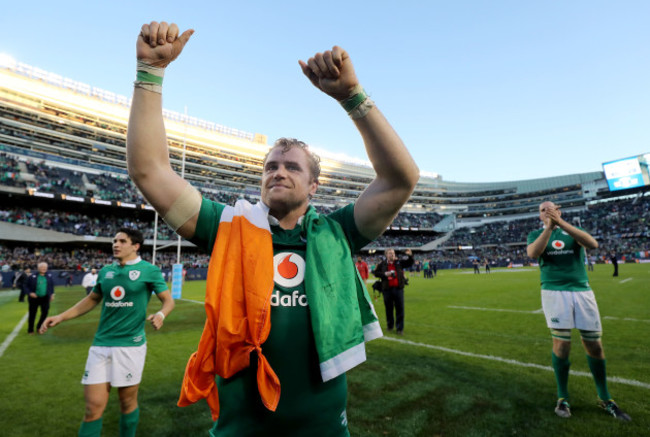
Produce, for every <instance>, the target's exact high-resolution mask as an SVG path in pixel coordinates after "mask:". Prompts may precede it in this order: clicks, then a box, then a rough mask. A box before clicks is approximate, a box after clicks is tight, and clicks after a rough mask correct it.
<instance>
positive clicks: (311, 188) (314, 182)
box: [309, 179, 319, 199]
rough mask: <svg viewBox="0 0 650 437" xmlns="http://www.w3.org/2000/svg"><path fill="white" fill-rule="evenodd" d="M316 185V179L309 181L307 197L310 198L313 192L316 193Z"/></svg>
mask: <svg viewBox="0 0 650 437" xmlns="http://www.w3.org/2000/svg"><path fill="white" fill-rule="evenodd" d="M318 185H319V182H318V179H316V180H313V181H312V182H311V187H310V188H309V198H310V199H311V197H312V196H313V195H314V194H316V190H318Z"/></svg>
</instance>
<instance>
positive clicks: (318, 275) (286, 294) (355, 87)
mask: <svg viewBox="0 0 650 437" xmlns="http://www.w3.org/2000/svg"><path fill="white" fill-rule="evenodd" d="M193 34H194V31H193V30H186V31H184V32H180V31H179V28H178V26H176V25H175V24H167V23H165V22H151V23H149V24H145V25H144V26H143V27H142V29H141V31H140V34H139V35H138V38H137V43H136V53H137V60H138V67H137V79H136V82H135V89H134V94H133V101H132V106H131V116H130V119H129V128H128V134H127V160H128V167H129V175H130V176H131V178H132V179H133V181H134V182H135V184H136V185H137V186H138V188H139V189H140V191H141V192H142V193H143V194H144V196H145V197H146V199H147V200H148V201H149V202H150V203H151V205H152V206H153V207H154V208H155V209H156V210H157V211H158V212H159V213H160V214H161V215H162V216H163V218H164V220H165V221H166V222H167V224H169V225H170V226H171V227H172V228H173V229H174V230H176V232H177V233H178V234H179V235H181V236H183V237H185V238H187V239H189V240H190V241H192V242H193V243H195V244H196V245H197V246H199V247H200V248H201V249H203V250H205V251H206V252H210V253H212V258H211V262H210V265H211V268H210V269H209V271H208V286H207V289H206V312H207V316H208V321H207V323H206V328H205V330H204V332H203V336H202V338H201V342H200V343H199V350H198V351H197V352H196V353H195V354H194V355H192V357H191V358H190V362H189V363H188V367H187V369H186V375H185V379H184V383H183V386H182V391H181V399H180V400H179V405H181V406H184V405H188V404H190V403H192V402H196V401H197V400H198V399H201V398H206V399H207V401H208V405H209V406H210V408H211V412H212V417H213V418H214V419H218V420H216V422H215V424H214V427H213V429H212V431H211V434H212V435H218V436H220V437H221V436H238V437H240V436H247V435H286V436H289V435H310V436H328V437H334V436H347V435H349V432H348V428H347V413H346V404H347V382H346V379H345V372H346V371H347V370H349V369H350V368H352V367H354V366H356V365H357V364H360V363H361V362H363V361H364V360H365V347H364V341H368V340H371V339H373V338H377V337H378V336H381V328H380V327H379V322H378V320H377V318H376V314H375V312H374V309H373V308H372V303H371V302H370V298H369V297H368V296H367V290H366V287H365V284H363V283H362V282H361V280H360V279H358V274H357V271H356V267H355V265H354V260H353V258H352V255H353V254H354V253H355V252H357V251H358V250H360V249H361V248H362V247H364V246H365V245H366V244H368V243H369V242H370V241H371V240H372V239H374V238H376V237H377V236H378V235H380V234H381V233H382V232H383V231H384V230H385V229H386V227H387V226H388V225H389V224H390V223H391V222H392V220H393V218H394V217H395V216H396V215H397V213H398V212H399V210H400V208H401V207H402V205H403V204H404V203H405V202H406V201H407V200H408V199H409V197H410V195H411V193H412V192H413V189H414V188H415V185H416V183H417V181H418V179H419V170H418V168H417V166H416V164H415V162H414V161H413V159H412V158H411V156H410V154H409V153H408V151H407V149H406V147H405V146H404V144H403V143H402V141H401V139H400V138H399V136H398V135H397V133H396V132H395V131H394V130H393V128H392V127H391V126H390V124H389V123H388V122H387V121H386V119H385V118H384V116H383V115H382V113H381V112H380V111H379V109H378V108H377V107H376V106H375V104H374V102H373V101H372V100H371V99H369V98H368V95H367V94H366V93H365V91H364V90H363V88H362V87H361V86H360V84H359V81H358V79H357V76H356V73H355V70H354V67H353V65H352V61H351V59H350V56H349V55H348V53H347V52H346V51H345V50H343V49H342V48H340V47H338V46H334V47H333V48H332V49H331V50H327V51H324V52H322V53H316V54H315V55H314V56H312V57H311V58H309V59H307V60H306V61H299V66H300V68H301V70H302V72H303V74H304V75H305V76H306V77H307V78H308V79H309V81H310V82H311V83H312V84H313V85H314V86H315V87H316V88H317V89H318V90H320V91H322V92H323V93H325V94H327V95H328V96H330V97H332V98H334V99H335V100H337V101H338V102H339V103H340V104H341V106H342V107H343V108H344V110H345V111H346V112H347V113H348V115H349V116H350V118H351V119H352V121H353V122H354V124H355V126H356V128H357V129H358V130H359V133H360V134H361V137H362V139H363V142H364V145H365V148H366V151H367V153H368V157H369V159H370V161H371V163H372V165H373V167H374V169H375V172H376V177H375V179H374V180H373V181H372V182H371V183H370V185H369V186H368V187H367V188H366V189H365V190H364V191H363V193H361V195H360V196H359V197H358V198H357V199H356V200H355V201H354V202H352V203H350V204H349V205H347V206H345V207H343V208H341V209H339V210H336V211H334V212H332V213H330V214H327V215H325V214H318V213H317V212H316V210H315V209H314V207H313V206H311V205H310V199H311V198H312V197H313V196H314V195H315V194H316V192H317V189H318V176H319V172H320V167H319V164H318V159H317V157H315V156H314V155H313V154H312V153H311V152H310V151H309V149H308V147H307V145H306V144H304V143H302V142H300V141H298V140H293V139H287V138H282V139H280V140H278V141H277V142H276V143H275V144H274V145H273V146H272V147H271V148H270V150H269V152H268V154H267V155H266V157H265V158H264V161H263V168H262V178H261V187H260V190H261V193H260V198H261V201H260V202H259V203H258V204H256V205H251V204H249V203H247V202H245V201H243V200H242V201H238V202H237V204H236V205H235V206H234V207H232V206H228V205H223V204H220V203H218V202H214V201H212V200H210V199H207V198H204V197H203V196H201V194H200V193H199V192H198V191H197V190H196V189H194V188H193V187H192V186H191V185H190V184H188V182H187V181H185V180H184V179H182V178H181V177H180V176H179V175H178V174H177V173H176V172H174V170H173V169H172V167H171V165H170V161H169V156H168V146H167V139H166V133H165V127H164V123H163V117H162V97H161V96H162V79H163V76H164V71H165V70H164V69H165V68H166V67H167V66H168V65H169V64H170V63H171V62H172V61H174V60H175V59H176V58H177V57H178V56H179V55H180V53H181V52H182V51H183V49H184V47H185V46H186V44H187V43H188V41H189V40H190V38H191V37H192V35H193ZM224 104H227V103H224ZM328 128H329V127H328ZM258 213H261V214H262V215H263V218H262V219H261V220H257V219H259V216H257V215H256V214H258ZM247 214H251V217H253V216H254V217H256V219H255V220H252V221H248V222H247V223H255V226H246V227H243V228H242V229H243V230H242V231H241V235H249V236H250V235H256V236H257V235H259V238H260V239H261V240H264V238H265V237H266V236H267V234H265V233H264V232H262V231H259V230H260V229H262V230H264V229H266V228H267V227H268V231H269V235H268V246H266V244H267V243H264V244H258V243H257V242H256V243H255V244H254V245H253V246H252V247H247V246H246V243H241V242H240V241H245V239H243V238H242V239H238V240H237V241H238V242H237V246H236V247H237V248H238V250H237V251H233V250H230V249H229V250H228V252H227V253H223V252H220V250H221V249H220V248H222V247H229V248H233V247H235V246H233V245H232V244H230V243H232V241H231V240H227V239H228V238H230V237H229V235H231V234H230V232H231V231H228V229H231V228H233V227H234V226H235V225H234V223H235V220H236V219H237V220H239V218H240V217H241V218H242V220H241V221H244V219H246V220H247V217H249V216H248V215H247ZM229 217H232V222H231V221H229V220H231V219H230V218H229ZM231 223H233V224H231ZM237 223H240V221H237ZM242 226H243V225H242ZM223 229H226V230H225V231H222V230H223ZM238 229H239V228H238ZM258 231H259V232H258ZM238 235H239V234H238ZM249 238H250V237H249ZM224 239H226V240H225V241H228V243H229V245H227V246H226V245H222V244H221V243H222V242H223V241H224ZM264 241H266V240H264ZM233 244H234V243H233ZM247 250H251V252H253V253H254V254H253V256H250V257H245V256H244V255H243V254H244V253H249V252H246V251H247ZM240 253H241V254H242V255H239V254H240ZM233 256H241V257H242V258H241V259H242V260H244V259H245V260H246V262H241V263H239V262H238V263H234V264H228V266H230V269H225V267H224V270H223V271H227V275H228V276H227V277H229V278H233V279H232V280H228V281H223V280H220V279H219V278H223V277H225V275H221V276H219V275H215V276H213V274H212V272H213V270H212V266H215V269H217V270H216V272H219V271H222V270H218V269H220V268H221V266H222V264H221V263H222V262H226V261H223V260H226V259H228V260H230V259H232V258H233ZM251 263H254V264H255V265H256V266H260V269H259V270H255V271H252V270H253V269H251V270H247V267H248V266H249V265H251ZM267 266H268V269H266V267H267ZM284 269H293V270H292V272H293V274H292V275H291V278H290V279H288V277H287V276H286V275H284V273H283V272H284V271H285V270H284ZM251 272H252V273H251ZM259 272H265V273H264V274H260V273H259ZM215 277H216V278H217V279H214V281H213V278H215ZM334 279H336V280H334ZM240 281H241V283H246V284H249V285H250V284H252V283H253V282H254V281H261V282H262V283H263V284H262V285H263V286H260V287H253V286H247V287H246V289H245V291H244V290H243V289H242V288H243V287H242V288H238V287H237V284H239V283H240ZM267 281H268V287H267V285H266V284H267ZM233 284H234V285H233ZM328 287H329V288H328ZM332 288H333V290H331V289H332ZM226 290H227V292H226ZM329 290H331V291H329ZM332 291H333V292H332ZM233 293H240V294H237V298H233V297H232V296H233ZM257 293H260V294H263V295H262V296H258V294H257ZM251 296H254V298H255V299H254V300H253V299H252V298H251ZM258 297H259V299H258ZM333 297H336V299H333ZM242 301H243V302H246V305H245V308H244V309H241V308H240V307H239V306H238V305H239V303H240V302H242ZM254 302H260V304H256V303H254ZM273 302H276V304H273ZM215 308H221V309H222V310H220V311H214V309H215ZM223 308H229V310H228V311H223ZM240 310H241V312H242V313H244V314H245V321H246V322H245V323H244V322H242V321H241V320H239V319H236V317H237V316H236V314H239V311H240ZM258 310H259V314H263V315H264V316H262V317H259V318H258V317H257V316H256V315H257V314H258V313H255V312H254V311H258ZM266 315H268V317H267V316H266ZM332 317H336V318H337V320H336V321H332V322H331V323H321V321H322V320H333V319H331V318H332ZM258 321H259V322H258ZM231 323H232V325H234V326H244V327H245V328H244V329H243V330H240V329H237V330H236V331H237V332H238V333H239V332H244V334H245V335H244V337H245V338H242V340H241V341H240V342H232V341H231V338H233V336H234V333H233V330H229V328H228V326H231ZM251 323H254V324H255V325H254V326H250V324H251ZM257 323H259V324H257ZM226 331H227V333H228V335H227V336H226V335H225V332H226ZM258 333H262V334H260V335H258ZM288 338H290V339H291V341H290V342H289V341H287V339H288ZM204 340H205V341H204ZM216 345H219V347H216ZM238 345H241V346H238ZM225 350H227V351H229V352H228V353H227V354H226V353H224V352H223V351H225ZM251 351H252V352H251ZM239 357H243V359H242V360H239ZM206 362H209V363H214V366H213V367H214V368H213V369H211V370H210V371H205V373H203V372H204V370H203V368H204V367H205V366H203V367H201V366H200V365H195V364H196V363H206ZM210 372H211V373H210ZM215 374H216V380H215ZM280 387H281V390H280Z"/></svg>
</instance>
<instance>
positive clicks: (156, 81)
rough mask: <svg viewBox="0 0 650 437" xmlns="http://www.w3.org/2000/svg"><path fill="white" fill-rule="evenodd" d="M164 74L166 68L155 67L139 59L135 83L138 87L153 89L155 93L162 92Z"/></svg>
mask: <svg viewBox="0 0 650 437" xmlns="http://www.w3.org/2000/svg"><path fill="white" fill-rule="evenodd" d="M164 75H165V69H164V68H160V67H154V66H153V65H149V64H145V63H144V62H142V61H138V65H137V67H136V78H135V82H133V84H134V85H135V87H136V88H143V89H145V90H148V91H153V92H154V93H158V94H162V83H163V76H164Z"/></svg>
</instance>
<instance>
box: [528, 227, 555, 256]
mask: <svg viewBox="0 0 650 437" xmlns="http://www.w3.org/2000/svg"><path fill="white" fill-rule="evenodd" d="M551 232H552V230H551V229H550V228H548V227H547V228H544V230H543V231H542V233H541V234H540V235H539V237H537V239H536V240H535V241H533V242H532V243H530V244H529V245H528V247H526V252H527V254H528V256H529V257H530V258H539V257H540V256H541V255H542V253H544V250H545V249H546V245H547V244H548V241H549V240H550V239H551Z"/></svg>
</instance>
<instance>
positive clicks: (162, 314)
mask: <svg viewBox="0 0 650 437" xmlns="http://www.w3.org/2000/svg"><path fill="white" fill-rule="evenodd" d="M156 314H157V315H159V316H160V317H162V319H163V320H165V313H163V312H162V311H158V312H157V313H156Z"/></svg>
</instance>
